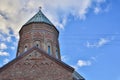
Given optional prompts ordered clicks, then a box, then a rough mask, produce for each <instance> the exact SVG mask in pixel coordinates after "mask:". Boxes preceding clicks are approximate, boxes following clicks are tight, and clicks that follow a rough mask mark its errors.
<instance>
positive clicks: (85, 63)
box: [77, 60, 92, 67]
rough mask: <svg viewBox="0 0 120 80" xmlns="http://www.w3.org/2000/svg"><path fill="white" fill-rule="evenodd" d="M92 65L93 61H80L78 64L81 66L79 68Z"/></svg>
mask: <svg viewBox="0 0 120 80" xmlns="http://www.w3.org/2000/svg"><path fill="white" fill-rule="evenodd" d="M91 64H92V63H91V61H89V60H88V61H85V60H78V62H77V65H78V66H79V67H83V66H90V65H91Z"/></svg>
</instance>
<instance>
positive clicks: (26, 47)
mask: <svg viewBox="0 0 120 80" xmlns="http://www.w3.org/2000/svg"><path fill="white" fill-rule="evenodd" d="M28 48H29V46H28V43H26V44H25V45H24V47H23V52H26V51H27V50H28Z"/></svg>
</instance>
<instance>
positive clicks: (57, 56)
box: [56, 49, 59, 59]
mask: <svg viewBox="0 0 120 80" xmlns="http://www.w3.org/2000/svg"><path fill="white" fill-rule="evenodd" d="M56 58H57V59H58V58H59V54H58V49H56Z"/></svg>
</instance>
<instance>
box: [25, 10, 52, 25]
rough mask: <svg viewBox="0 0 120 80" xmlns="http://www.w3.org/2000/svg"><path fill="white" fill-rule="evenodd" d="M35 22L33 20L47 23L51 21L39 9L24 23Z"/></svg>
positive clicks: (50, 23)
mask: <svg viewBox="0 0 120 80" xmlns="http://www.w3.org/2000/svg"><path fill="white" fill-rule="evenodd" d="M33 22H34V23H35V22H37V23H38V22H42V23H47V24H49V25H52V26H53V24H52V22H51V21H50V20H49V19H48V18H47V17H46V16H45V15H44V14H43V13H42V11H41V10H39V11H38V12H37V14H35V15H34V16H33V17H32V18H31V19H30V20H29V21H28V22H27V23H25V25H27V24H30V23H33Z"/></svg>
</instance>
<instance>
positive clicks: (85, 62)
mask: <svg viewBox="0 0 120 80" xmlns="http://www.w3.org/2000/svg"><path fill="white" fill-rule="evenodd" d="M92 61H93V60H81V59H80V60H78V61H77V64H75V65H71V66H72V67H73V68H75V70H78V69H79V68H80V67H86V66H91V65H92Z"/></svg>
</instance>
